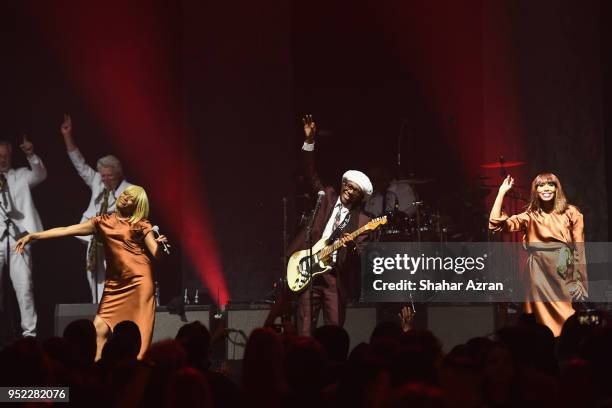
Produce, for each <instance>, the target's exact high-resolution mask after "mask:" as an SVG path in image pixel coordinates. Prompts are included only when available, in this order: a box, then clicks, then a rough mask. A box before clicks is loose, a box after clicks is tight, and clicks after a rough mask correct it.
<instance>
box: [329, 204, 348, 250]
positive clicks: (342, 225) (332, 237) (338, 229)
mask: <svg viewBox="0 0 612 408" xmlns="http://www.w3.org/2000/svg"><path fill="white" fill-rule="evenodd" d="M350 220H351V213H350V212H349V213H348V214H346V217H344V220H342V222H341V223H340V224H338V227H336V229H335V230H333V231H332V233H331V235H330V236H329V238H328V239H327V242H330V243H331V242H334V241H335V240H337V239H338V238H340V235H341V234H342V232H343V231H344V229H345V228H346V226H347V225H348V223H349V221H350Z"/></svg>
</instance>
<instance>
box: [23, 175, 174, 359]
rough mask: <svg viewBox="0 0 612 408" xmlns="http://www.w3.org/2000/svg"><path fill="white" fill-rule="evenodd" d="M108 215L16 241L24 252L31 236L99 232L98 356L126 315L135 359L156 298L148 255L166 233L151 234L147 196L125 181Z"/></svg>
mask: <svg viewBox="0 0 612 408" xmlns="http://www.w3.org/2000/svg"><path fill="white" fill-rule="evenodd" d="M116 208H117V209H116V211H115V213H113V214H106V215H100V216H97V217H94V218H91V219H89V220H87V221H85V222H83V223H81V224H76V225H71V226H68V227H59V228H53V229H50V230H47V231H42V232H37V233H33V234H28V235H26V236H25V237H23V238H21V239H20V240H19V241H18V242H17V245H16V248H15V249H16V251H18V252H19V253H21V252H23V250H24V248H25V246H26V245H27V244H28V243H30V242H32V241H35V240H39V239H48V238H57V237H65V236H73V235H90V234H94V233H95V234H98V236H99V238H100V241H101V242H102V243H103V244H104V251H105V253H106V280H105V283H104V292H103V294H102V300H101V301H100V306H99V307H98V313H97V314H96V317H95V318H94V325H95V327H96V332H97V344H98V349H97V354H96V359H99V358H100V356H101V353H102V347H103V346H104V344H105V342H106V338H107V336H108V334H109V333H110V332H111V331H112V330H113V328H114V327H115V325H116V324H117V323H119V322H122V321H124V320H131V321H133V322H134V323H136V324H137V325H138V328H139V329H140V336H141V347H140V353H139V355H138V356H139V358H140V357H142V355H143V354H144V352H145V351H146V350H147V348H148V347H149V344H150V343H151V338H152V335H153V324H154V320H155V298H154V285H153V276H152V266H151V258H150V255H152V256H153V257H156V258H157V257H158V255H160V254H161V252H163V251H160V250H159V247H158V244H159V243H161V242H167V239H166V237H164V236H163V235H162V236H159V237H158V238H154V236H153V234H151V233H150V232H151V231H152V227H151V223H150V222H149V221H147V220H146V217H147V216H148V215H149V200H148V198H147V194H146V193H145V191H144V189H143V188H142V187H139V186H130V187H128V188H127V189H125V191H124V192H123V193H121V195H120V196H119V198H117V204H116Z"/></svg>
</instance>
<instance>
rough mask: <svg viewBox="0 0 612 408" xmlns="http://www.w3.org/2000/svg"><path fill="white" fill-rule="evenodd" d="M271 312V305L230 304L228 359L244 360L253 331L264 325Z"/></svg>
mask: <svg viewBox="0 0 612 408" xmlns="http://www.w3.org/2000/svg"><path fill="white" fill-rule="evenodd" d="M269 312H270V306H269V305H257V304H255V305H250V304H246V305H229V306H228V308H227V328H228V334H227V340H226V341H227V346H226V358H227V359H228V360H242V357H243V356H244V348H245V346H246V341H247V339H248V338H249V336H250V335H251V332H252V331H253V330H254V329H256V328H258V327H262V326H263V324H264V322H265V321H266V317H268V313H269Z"/></svg>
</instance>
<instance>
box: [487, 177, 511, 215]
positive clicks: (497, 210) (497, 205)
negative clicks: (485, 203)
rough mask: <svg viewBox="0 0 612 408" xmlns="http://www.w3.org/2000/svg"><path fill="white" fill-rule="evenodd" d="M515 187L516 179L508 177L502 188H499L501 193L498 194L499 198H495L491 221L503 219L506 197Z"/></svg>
mask: <svg viewBox="0 0 612 408" xmlns="http://www.w3.org/2000/svg"><path fill="white" fill-rule="evenodd" d="M513 185H514V179H513V178H512V177H510V176H507V177H506V178H505V179H504V181H503V182H502V184H501V186H499V191H498V193H497V197H495V202H494V203H493V208H491V214H490V215H489V219H499V218H502V217H503V214H502V205H503V204H504V197H505V196H506V193H507V192H508V191H510V189H511V188H512V186H513Z"/></svg>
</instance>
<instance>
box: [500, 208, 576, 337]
mask: <svg viewBox="0 0 612 408" xmlns="http://www.w3.org/2000/svg"><path fill="white" fill-rule="evenodd" d="M489 229H491V230H493V231H508V232H517V231H523V232H525V236H524V238H523V239H524V242H525V244H526V245H525V246H526V248H527V251H528V253H529V256H528V258H527V270H526V273H527V279H528V280H527V284H526V287H527V294H526V299H527V302H526V303H525V311H526V312H527V313H533V314H534V315H535V316H536V319H537V321H538V322H540V323H542V324H545V325H546V326H548V327H549V328H550V329H551V330H552V332H553V334H554V335H555V337H556V336H559V335H560V334H561V328H562V327H563V323H564V322H565V321H566V320H567V318H568V317H570V316H571V315H572V314H574V309H573V308H572V303H571V296H570V295H569V292H568V290H567V285H568V284H569V283H573V282H579V283H580V284H582V286H583V287H584V289H585V291H586V289H587V275H586V260H585V254H584V221H583V218H582V214H581V213H580V211H579V210H578V208H576V207H574V206H571V205H570V206H568V209H567V210H566V211H565V212H564V213H563V214H558V213H556V212H553V213H550V214H549V213H545V212H543V211H539V212H533V211H526V212H523V213H520V214H517V215H513V216H512V217H508V216H507V215H506V214H502V217H501V218H499V219H494V218H492V219H490V220H489ZM566 254H567V255H566ZM585 295H586V294H585Z"/></svg>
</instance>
